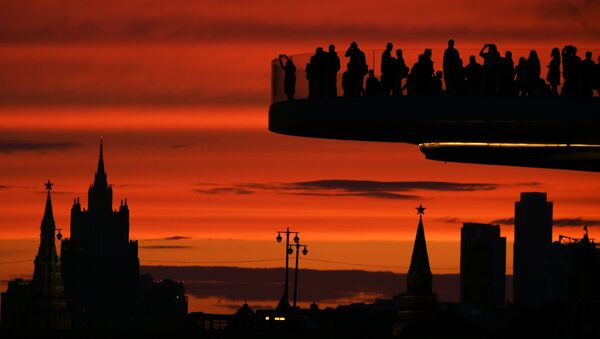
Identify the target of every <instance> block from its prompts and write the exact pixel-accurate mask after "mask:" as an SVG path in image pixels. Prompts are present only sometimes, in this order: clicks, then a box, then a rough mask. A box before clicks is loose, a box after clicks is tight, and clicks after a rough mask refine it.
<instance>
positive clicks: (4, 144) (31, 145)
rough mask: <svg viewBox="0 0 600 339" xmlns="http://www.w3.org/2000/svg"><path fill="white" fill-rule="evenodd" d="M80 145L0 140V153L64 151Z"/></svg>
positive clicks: (64, 142)
mask: <svg viewBox="0 0 600 339" xmlns="http://www.w3.org/2000/svg"><path fill="white" fill-rule="evenodd" d="M80 145H81V144H80V143H77V142H71V141H49V142H41V141H23V140H0V153H17V152H45V151H65V150H69V149H72V148H75V147H79V146H80Z"/></svg>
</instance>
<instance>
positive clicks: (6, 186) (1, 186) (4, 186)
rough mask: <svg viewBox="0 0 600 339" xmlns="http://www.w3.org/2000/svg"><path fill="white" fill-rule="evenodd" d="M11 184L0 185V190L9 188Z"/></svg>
mask: <svg viewBox="0 0 600 339" xmlns="http://www.w3.org/2000/svg"><path fill="white" fill-rule="evenodd" d="M11 187H12V186H9V185H0V190H7V189H9V188H11Z"/></svg>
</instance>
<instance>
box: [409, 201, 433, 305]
mask: <svg viewBox="0 0 600 339" xmlns="http://www.w3.org/2000/svg"><path fill="white" fill-rule="evenodd" d="M424 211H425V208H424V207H423V206H419V207H418V208H417V213H418V214H419V225H418V226H417V235H416V237H415V243H414V245H413V252H412V257H411V259H410V267H409V269H408V286H407V287H408V288H407V291H408V292H409V293H416V294H429V293H431V268H430V267H429V255H428V254H427V242H426V241H425V228H424V227H423V214H424Z"/></svg>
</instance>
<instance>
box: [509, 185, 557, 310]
mask: <svg viewBox="0 0 600 339" xmlns="http://www.w3.org/2000/svg"><path fill="white" fill-rule="evenodd" d="M551 265H552V202H549V201H548V200H547V197H546V193H539V192H528V193H521V201H517V202H516V203H515V243H514V265H513V270H514V288H513V290H514V302H515V304H518V305H524V306H534V307H535V306H540V305H542V304H544V303H546V302H550V301H552V300H553V299H554V298H553V294H554V293H553V292H552V290H553V287H552V282H551V274H550V271H551Z"/></svg>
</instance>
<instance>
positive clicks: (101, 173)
mask: <svg viewBox="0 0 600 339" xmlns="http://www.w3.org/2000/svg"><path fill="white" fill-rule="evenodd" d="M102 142H103V140H102V139H100V156H99V157H98V168H97V169H96V176H95V177H94V186H98V185H103V186H107V185H108V182H107V180H106V171H105V170H104V155H103V153H104V152H103V148H104V147H103V143H102Z"/></svg>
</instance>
